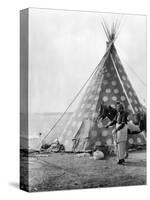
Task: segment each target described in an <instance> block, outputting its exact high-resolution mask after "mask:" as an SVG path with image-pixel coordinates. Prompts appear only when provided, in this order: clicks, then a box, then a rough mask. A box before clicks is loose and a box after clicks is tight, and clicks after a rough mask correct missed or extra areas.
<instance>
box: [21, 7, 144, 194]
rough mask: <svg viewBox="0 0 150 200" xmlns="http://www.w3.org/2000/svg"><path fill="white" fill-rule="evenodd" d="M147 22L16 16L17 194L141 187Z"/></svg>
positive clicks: (45, 13) (106, 16) (80, 14)
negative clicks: (18, 23)
mask: <svg viewBox="0 0 150 200" xmlns="http://www.w3.org/2000/svg"><path fill="white" fill-rule="evenodd" d="M146 121H147V17H146V15H142V14H123V13H121V14H119V13H104V12H101V11H99V12H98V11H97V12H94V11H73V10H55V9H40V8H28V9H24V10H21V11H20V189H22V190H25V191H28V192H41V191H56V190H71V189H87V188H108V187H120V186H135V185H146V184H147V180H146V176H147V174H146V170H147V169H146V162H147V160H146V152H147V151H146V146H147V124H146Z"/></svg>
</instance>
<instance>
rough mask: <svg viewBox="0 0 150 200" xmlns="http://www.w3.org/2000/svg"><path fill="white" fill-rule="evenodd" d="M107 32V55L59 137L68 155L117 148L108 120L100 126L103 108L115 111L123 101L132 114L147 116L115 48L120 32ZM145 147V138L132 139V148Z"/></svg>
mask: <svg viewBox="0 0 150 200" xmlns="http://www.w3.org/2000/svg"><path fill="white" fill-rule="evenodd" d="M103 25H104V24H103ZM104 26H105V25H104ZM105 27H106V26H105ZM105 31H107V32H106V34H107V38H108V42H107V48H106V53H105V55H104V56H103V58H102V60H101V61H100V63H99V64H98V66H97V67H96V69H95V70H94V72H93V74H92V78H91V79H90V81H89V84H88V87H87V89H86V91H85V93H84V95H83V97H82V98H81V101H80V103H79V105H78V107H77V109H76V111H75V112H74V113H73V114H72V116H71V117H70V120H69V121H68V123H67V125H66V127H65V129H64V130H63V131H62V132H61V134H60V136H59V137H58V139H59V141H60V142H61V143H62V144H63V145H64V146H65V150H66V151H75V152H83V151H91V150H93V149H94V147H96V146H111V145H112V144H113V140H112V128H110V129H109V130H108V129H106V128H105V125H106V124H107V123H108V119H106V120H104V121H101V122H100V123H97V122H96V118H97V116H98V112H99V110H100V107H101V104H104V105H111V106H112V107H115V104H116V101H120V102H122V103H123V104H124V106H125V109H126V110H127V111H128V112H129V113H130V114H131V113H138V112H143V106H142V105H141V103H140V101H139V99H138V96H137V95H136V93H135V91H134V89H133V87H132V85H131V82H130V81H129V79H128V76H127V74H126V72H125V70H124V67H123V65H122V63H121V60H120V58H119V56H118V53H117V50H116V48H115V45H114V41H115V39H116V34H117V33H116V30H115V29H114V28H112V30H111V31H109V30H108V28H105ZM142 144H145V138H144V137H143V135H142V134H138V135H130V136H129V137H128V146H131V145H142Z"/></svg>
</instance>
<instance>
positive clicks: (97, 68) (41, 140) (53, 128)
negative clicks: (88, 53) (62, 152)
mask: <svg viewBox="0 0 150 200" xmlns="http://www.w3.org/2000/svg"><path fill="white" fill-rule="evenodd" d="M98 67H99V64H98V65H97V66H96V68H95V69H94V71H93V72H92V74H91V75H90V76H89V78H88V79H87V80H86V82H85V83H84V84H83V86H82V87H81V89H80V90H79V92H78V93H77V94H76V96H75V97H74V98H73V100H72V101H71V103H70V104H69V106H68V107H67V108H66V110H65V111H64V112H63V114H62V115H61V116H60V118H59V119H58V120H57V121H56V122H55V124H54V125H53V126H52V128H51V129H50V130H49V131H48V133H47V134H46V135H45V136H44V138H43V139H42V140H41V142H40V144H41V143H42V142H43V141H44V140H45V138H47V136H48V135H49V134H50V133H51V131H52V130H53V129H54V128H55V127H56V125H57V124H58V123H59V122H60V120H61V119H62V118H63V116H64V115H65V114H66V112H67V110H68V109H69V108H70V106H71V105H72V104H73V102H74V101H75V100H76V99H77V97H78V96H79V94H80V93H81V91H82V90H83V88H84V87H85V86H86V84H87V83H88V81H89V80H90V78H91V77H92V76H93V74H94V73H95V72H96V71H97V69H98Z"/></svg>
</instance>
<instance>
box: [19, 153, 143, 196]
mask: <svg viewBox="0 0 150 200" xmlns="http://www.w3.org/2000/svg"><path fill="white" fill-rule="evenodd" d="M26 162H27V159H26V158H25V157H22V162H21V163H22V166H21V168H22V171H24V170H25V169H24V168H25V167H26V166H27V165H26V164H27V163H26ZM28 163H29V171H28V172H29V188H28V190H29V191H32V192H33V191H50V190H63V189H79V188H97V187H112V186H128V185H145V184H146V152H145V151H136V152H131V153H130V154H129V158H128V159H127V160H126V164H125V165H124V166H122V165H117V164H116V157H108V158H107V159H106V158H105V159H103V160H93V159H90V158H89V157H78V156H77V154H67V153H64V154H61V153H51V154H41V155H39V154H35V155H32V156H29V157H28ZM23 176H24V175H23ZM22 178H23V179H25V178H26V179H27V177H25V176H24V177H22ZM23 179H22V180H23ZM21 187H23V185H22V186H21Z"/></svg>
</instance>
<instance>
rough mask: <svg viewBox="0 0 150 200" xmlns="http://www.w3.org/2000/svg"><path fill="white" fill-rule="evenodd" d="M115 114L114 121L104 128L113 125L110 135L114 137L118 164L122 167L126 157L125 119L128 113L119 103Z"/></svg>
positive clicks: (126, 130) (126, 127)
mask: <svg viewBox="0 0 150 200" xmlns="http://www.w3.org/2000/svg"><path fill="white" fill-rule="evenodd" d="M116 110H117V113H116V115H115V117H114V119H113V120H112V121H111V122H109V123H108V124H107V125H106V128H108V127H110V126H112V125H115V129H114V130H113V131H112V134H114V135H115V138H116V143H117V144H116V145H117V157H118V163H117V164H120V165H123V164H124V163H125V157H126V142H127V132H128V126H127V117H128V113H127V112H126V111H125V108H124V105H123V104H122V103H121V102H117V103H116Z"/></svg>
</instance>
